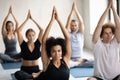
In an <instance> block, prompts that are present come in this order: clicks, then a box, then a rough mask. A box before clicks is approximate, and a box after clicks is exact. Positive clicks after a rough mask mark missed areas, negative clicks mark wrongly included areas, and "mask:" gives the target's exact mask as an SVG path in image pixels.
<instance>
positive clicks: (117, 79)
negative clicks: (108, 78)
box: [94, 75, 120, 80]
mask: <svg viewBox="0 0 120 80" xmlns="http://www.w3.org/2000/svg"><path fill="white" fill-rule="evenodd" d="M94 78H96V79H97V80H103V79H101V78H98V77H94ZM119 79H120V75H118V76H116V77H115V78H114V79H112V80H119Z"/></svg>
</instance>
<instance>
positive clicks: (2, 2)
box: [0, 0, 81, 52]
mask: <svg viewBox="0 0 120 80" xmlns="http://www.w3.org/2000/svg"><path fill="white" fill-rule="evenodd" d="M79 2H80V1H79V0H78V2H77V6H78V7H79V6H80V5H79ZM72 3H73V0H0V30H1V27H2V22H3V20H4V18H5V16H6V15H7V13H8V10H9V6H10V5H11V6H12V9H13V13H14V15H15V16H16V18H17V20H18V22H19V25H20V24H21V23H22V22H23V21H24V20H25V19H26V16H27V12H28V9H30V10H31V14H32V16H33V18H34V19H35V20H36V21H37V22H38V23H39V24H40V25H41V26H42V27H43V28H44V29H46V26H47V25H48V23H49V21H50V18H51V14H52V9H53V6H54V5H55V6H56V7H57V10H58V13H59V16H60V18H61V20H62V22H63V24H64V25H65V24H66V21H67V17H68V15H69V13H70V10H71V7H72ZM79 10H81V9H79ZM9 19H10V20H11V17H10V18H9ZM28 27H32V28H34V29H35V30H37V28H36V27H35V25H34V24H33V23H31V21H28V23H27V24H26V26H25V28H26V29H27V28H28ZM58 28H59V26H58V24H57V23H56V22H55V23H54V24H53V28H52V30H51V32H50V35H54V36H62V34H61V31H60V29H58ZM26 29H25V30H26ZM25 30H23V34H24V33H25ZM37 33H38V32H37ZM23 36H24V35H23ZM0 44H1V45H0V52H4V44H3V40H2V36H1V33H0ZM18 51H19V46H18Z"/></svg>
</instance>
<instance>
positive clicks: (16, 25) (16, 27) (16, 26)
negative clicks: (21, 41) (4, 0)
mask: <svg viewBox="0 0 120 80" xmlns="http://www.w3.org/2000/svg"><path fill="white" fill-rule="evenodd" d="M10 13H11V15H12V17H13V19H14V21H15V23H16V24H15V32H16V31H17V29H18V25H19V24H18V21H17V19H16V17H15V15H14V14H13V12H12V8H11V6H10Z"/></svg>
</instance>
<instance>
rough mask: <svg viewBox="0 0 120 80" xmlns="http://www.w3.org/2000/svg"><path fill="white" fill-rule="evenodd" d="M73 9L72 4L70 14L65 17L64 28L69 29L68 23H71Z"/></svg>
mask: <svg viewBox="0 0 120 80" xmlns="http://www.w3.org/2000/svg"><path fill="white" fill-rule="evenodd" d="M73 10H74V4H73V6H72V9H71V11H70V14H69V16H68V19H67V24H66V29H67V30H68V31H70V23H71V17H72V13H73Z"/></svg>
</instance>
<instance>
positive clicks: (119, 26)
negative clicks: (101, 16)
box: [111, 0, 120, 43]
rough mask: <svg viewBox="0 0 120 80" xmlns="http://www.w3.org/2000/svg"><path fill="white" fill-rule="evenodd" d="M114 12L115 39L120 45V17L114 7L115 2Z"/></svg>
mask: <svg viewBox="0 0 120 80" xmlns="http://www.w3.org/2000/svg"><path fill="white" fill-rule="evenodd" d="M111 8H112V11H113V16H114V21H115V25H116V27H115V37H116V39H117V41H118V43H120V35H119V34H120V19H119V16H118V14H117V11H116V10H115V7H114V5H113V0H112V7H111Z"/></svg>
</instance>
